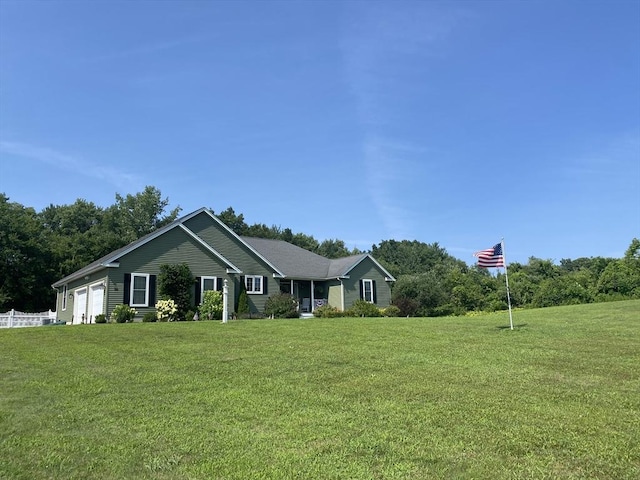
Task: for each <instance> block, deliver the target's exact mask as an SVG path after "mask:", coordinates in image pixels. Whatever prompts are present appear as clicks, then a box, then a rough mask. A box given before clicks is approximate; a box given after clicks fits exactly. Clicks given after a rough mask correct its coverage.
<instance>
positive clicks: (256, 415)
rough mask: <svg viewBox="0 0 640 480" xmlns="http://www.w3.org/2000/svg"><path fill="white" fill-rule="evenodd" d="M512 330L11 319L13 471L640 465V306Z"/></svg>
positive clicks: (4, 455) (30, 475)
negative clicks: (21, 325) (30, 323)
mask: <svg viewBox="0 0 640 480" xmlns="http://www.w3.org/2000/svg"><path fill="white" fill-rule="evenodd" d="M508 324H509V318H508V314H506V313H499V314H493V315H482V316H477V317H466V318H437V319H436V318H429V319H414V318H410V319H408V318H400V319H398V318H394V319H388V318H384V319H383V318H379V319H366V318H350V319H309V320H245V321H232V322H230V323H229V324H227V325H222V324H220V323H218V322H189V323H175V324H174V323H172V324H166V323H165V324H150V323H139V324H119V325H118V324H117V325H82V326H74V327H64V326H54V327H39V328H29V329H11V330H7V329H3V330H1V331H0V379H1V380H0V382H1V383H0V478H3V479H4V478H11V479H13V478H16V479H20V478H24V479H39V478H59V479H73V478H77V479H85V478H113V479H125V478H126V479H136V478H157V479H169V478H193V479H242V480H247V479H294V478H296V479H323V480H324V479H438V478H443V479H450V478H463V479H466V478H468V479H471V478H473V479H485V478H486V479H527V478H531V479H543V478H549V479H555V478H575V479H578V478H585V479H586V478H589V479H593V478H602V479H604V478H610V479H636V478H640V301H628V302H616V303H607V304H597V305H582V306H575V307H560V308H547V309H540V310H525V311H516V312H514V325H515V326H516V328H515V329H514V330H513V331H511V330H509V328H508ZM505 327H506V328H505Z"/></svg>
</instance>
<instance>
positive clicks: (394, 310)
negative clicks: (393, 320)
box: [382, 305, 400, 317]
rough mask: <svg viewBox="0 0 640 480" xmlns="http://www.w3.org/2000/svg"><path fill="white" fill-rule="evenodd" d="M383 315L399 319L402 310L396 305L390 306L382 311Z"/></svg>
mask: <svg viewBox="0 0 640 480" xmlns="http://www.w3.org/2000/svg"><path fill="white" fill-rule="evenodd" d="M382 315H383V316H385V317H399V316H400V309H399V308H398V307H396V306H395V305H389V306H388V307H387V308H385V309H383V310H382Z"/></svg>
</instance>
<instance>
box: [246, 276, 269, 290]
mask: <svg viewBox="0 0 640 480" xmlns="http://www.w3.org/2000/svg"><path fill="white" fill-rule="evenodd" d="M248 278H251V279H252V280H253V281H252V282H251V284H252V286H253V287H254V288H253V289H252V290H249V287H248V286H247V279H248ZM256 278H259V279H260V290H256V289H255V284H256V282H255V279H256ZM244 288H245V289H246V291H247V294H249V295H262V292H264V277H263V276H262V275H245V277H244Z"/></svg>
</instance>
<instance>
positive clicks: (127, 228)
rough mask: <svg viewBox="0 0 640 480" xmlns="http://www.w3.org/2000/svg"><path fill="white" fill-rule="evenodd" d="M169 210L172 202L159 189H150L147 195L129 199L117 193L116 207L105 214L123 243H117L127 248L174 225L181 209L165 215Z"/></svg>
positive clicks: (110, 227)
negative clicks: (168, 225) (154, 232)
mask: <svg viewBox="0 0 640 480" xmlns="http://www.w3.org/2000/svg"><path fill="white" fill-rule="evenodd" d="M168 206H169V199H168V198H162V194H161V193H160V190H158V189H157V188H156V187H151V186H147V187H145V189H144V191H143V192H141V193H137V194H135V195H131V194H128V195H127V196H126V197H123V196H121V195H120V194H119V193H117V194H116V203H115V205H113V206H111V207H109V208H108V209H107V211H106V212H105V224H106V226H107V228H108V229H109V230H110V231H111V232H114V233H115V234H116V235H117V238H118V239H120V241H119V242H117V243H122V244H123V245H126V244H128V243H131V242H133V241H135V240H137V239H138V238H140V237H143V236H144V235H147V234H149V233H151V232H153V231H154V230H156V229H157V228H160V227H163V226H165V225H167V224H169V223H171V222H173V221H174V220H175V219H176V218H177V217H178V214H179V213H180V210H181V208H180V207H176V208H174V209H173V210H171V211H170V212H169V213H168V214H165V213H164V212H165V209H166V208H167V207H168ZM113 241H114V240H113V238H112V239H111V242H113ZM121 246H122V245H121Z"/></svg>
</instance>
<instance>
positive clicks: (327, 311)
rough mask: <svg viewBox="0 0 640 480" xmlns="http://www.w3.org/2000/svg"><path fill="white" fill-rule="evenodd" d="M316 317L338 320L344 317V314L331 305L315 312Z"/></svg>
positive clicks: (323, 306)
mask: <svg viewBox="0 0 640 480" xmlns="http://www.w3.org/2000/svg"><path fill="white" fill-rule="evenodd" d="M313 316H314V317H319V318H338V317H343V316H344V313H343V312H342V311H340V310H338V309H337V308H336V307H332V306H331V305H328V304H327V305H322V306H320V307H318V308H316V309H315V310H314V311H313Z"/></svg>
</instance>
